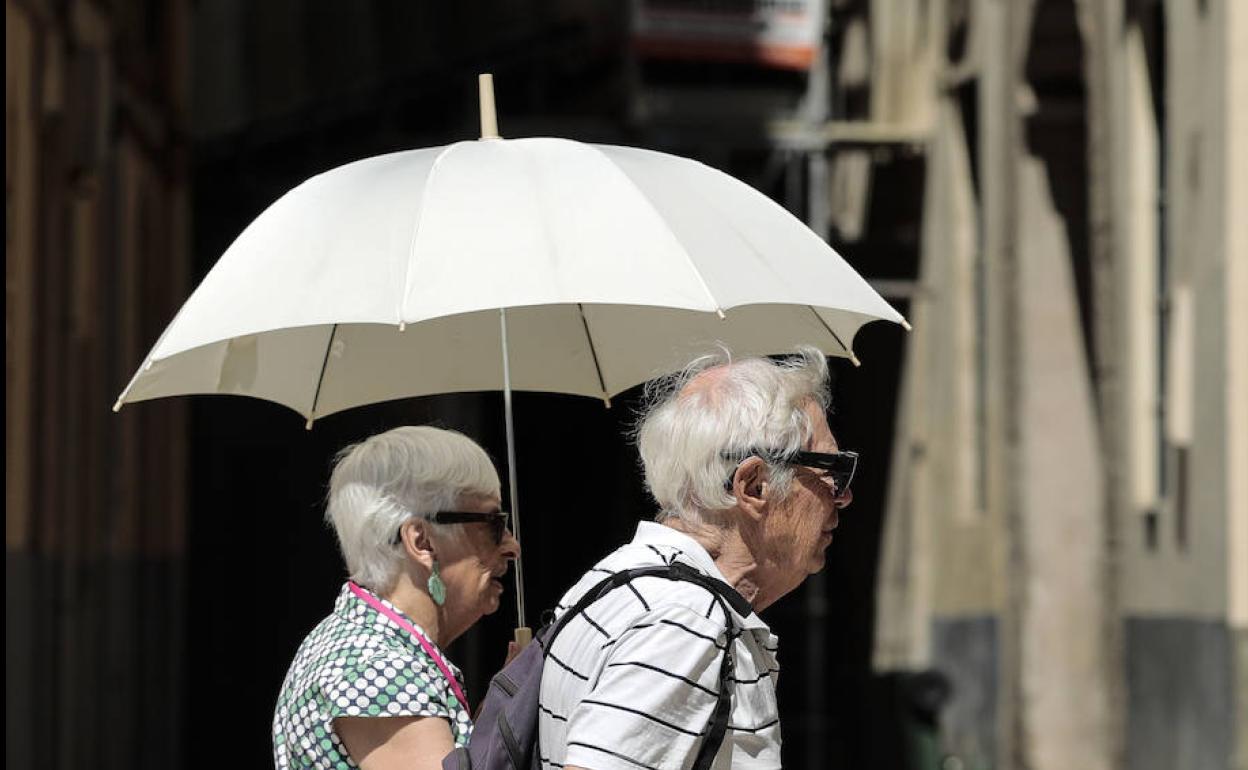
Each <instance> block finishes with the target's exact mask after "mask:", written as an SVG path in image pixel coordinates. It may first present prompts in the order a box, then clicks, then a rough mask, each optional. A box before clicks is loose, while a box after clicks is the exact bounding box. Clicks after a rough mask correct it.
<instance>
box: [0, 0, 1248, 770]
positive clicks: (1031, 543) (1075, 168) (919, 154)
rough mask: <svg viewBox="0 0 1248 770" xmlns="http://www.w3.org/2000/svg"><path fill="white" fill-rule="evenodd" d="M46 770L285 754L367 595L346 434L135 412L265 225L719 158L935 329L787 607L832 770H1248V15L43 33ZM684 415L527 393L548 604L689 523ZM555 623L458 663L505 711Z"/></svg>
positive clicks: (790, 15) (797, 733) (888, 402)
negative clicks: (487, 75) (274, 735)
mask: <svg viewBox="0 0 1248 770" xmlns="http://www.w3.org/2000/svg"><path fill="white" fill-rule="evenodd" d="M5 27H6V32H5V35H6V132H5V139H6V155H5V167H6V274H5V275H6V311H5V312H6V327H5V328H6V427H5V433H6V765H7V766H9V767H13V768H19V767H38V768H43V767H55V768H79V767H82V768H86V767H93V768H112V767H159V768H168V767H188V768H210V767H218V766H221V765H224V764H229V765H231V766H237V767H265V766H269V765H270V764H271V746H270V743H269V740H270V737H269V726H270V721H271V714H272V707H273V703H274V700H275V698H276V695H277V691H278V688H279V686H280V683H281V679H282V676H283V675H284V673H285V670H286V666H287V665H288V664H289V662H290V659H291V657H292V655H293V653H294V650H295V648H296V647H297V645H298V643H299V641H300V640H301V639H302V637H303V636H304V635H305V634H306V633H307V631H308V630H309V629H310V628H311V627H312V626H313V625H314V624H315V623H316V622H317V621H318V620H319V619H320V618H322V617H323V616H324V615H325V614H326V613H327V612H328V611H329V609H330V607H331V605H332V601H333V597H334V596H335V594H336V591H337V588H338V586H339V585H340V584H341V582H342V580H343V579H344V571H343V567H342V565H341V560H340V558H339V556H338V554H337V550H336V546H335V544H334V540H333V534H332V532H331V531H330V530H329V529H328V528H327V527H326V526H325V525H324V523H323V520H322V511H323V501H324V495H325V490H326V484H327V481H328V476H329V469H330V459H331V457H332V455H333V454H334V452H336V451H337V450H338V449H340V448H341V447H342V446H344V445H346V444H348V443H351V442H353V441H357V440H359V439H361V438H363V437H365V436H367V435H370V434H372V433H375V432H378V431H381V430H385V429H388V428H390V427H393V426H395V425H398V424H404V423H424V422H432V423H434V424H438V425H442V426H445V427H452V428H456V429H459V430H462V431H464V432H466V433H468V434H469V435H470V436H473V437H474V438H476V439H477V440H479V441H480V442H481V443H482V444H483V445H484V446H485V447H486V448H487V450H488V451H490V452H491V454H492V455H493V456H494V457H495V458H496V460H497V461H498V463H499V466H500V472H505V470H504V467H503V463H504V462H505V457H506V455H505V448H504V437H503V410H502V397H501V395H500V394H498V393H483V394H467V395H457V396H439V397H431V398H424V399H415V400H410V401H401V402H393V403H389V404H382V405H377V406H372V407H367V408H362V409H357V410H352V411H349V412H345V413H341V414H338V415H333V416H330V417H327V418H324V419H320V420H318V421H317V422H316V424H315V426H314V428H313V429H312V430H310V431H308V430H305V428H304V421H303V419H302V418H300V417H299V416H298V415H296V414H295V413H294V412H291V411H289V410H286V409H284V408H282V407H279V406H277V405H275V404H270V403H266V402H260V401H254V400H248V399H240V398H228V397H192V398H183V399H172V400H166V401H155V402H148V403H141V404H134V405H128V406H126V407H125V408H124V409H122V410H121V412H120V413H118V414H113V413H112V412H111V411H110V409H109V408H110V407H111V405H112V403H113V401H114V399H115V398H116V396H117V394H118V393H119V392H120V391H121V389H122V388H123V387H124V386H125V384H126V382H127V381H128V380H129V377H130V375H131V374H132V373H133V371H134V369H135V367H137V366H138V365H139V364H140V363H141V361H142V360H143V357H144V355H145V354H146V352H147V351H148V349H149V348H150V347H151V345H152V344H154V343H155V341H156V339H157V337H158V336H159V334H160V332H161V330H162V329H163V328H164V326H165V325H166V324H167V323H168V322H169V321H170V320H171V319H172V317H173V314H174V312H175V311H176V310H177V308H178V307H179V306H180V305H181V303H182V302H183V301H184V300H185V298H186V297H187V296H188V295H189V293H190V292H191V291H192V290H193V288H194V287H195V285H197V283H198V281H199V280H200V279H201V278H202V277H203V276H204V275H205V274H206V273H207V271H208V270H209V269H210V268H211V267H212V265H213V264H214V262H215V261H216V259H217V258H218V257H219V256H220V254H221V253H222V252H223V251H224V250H225V248H226V247H227V246H228V245H229V244H230V243H231V242H232V240H233V239H234V238H235V237H236V236H237V235H238V233H239V232H240V231H241V230H242V229H243V228H244V227H245V226H246V225H247V224H248V223H249V222H250V221H251V220H252V219H253V218H254V217H255V216H256V215H258V214H259V213H260V212H261V211H262V210H264V208H265V207H267V206H268V205H269V204H270V203H272V202H273V201H274V200H275V199H276V198H277V197H279V196H280V195H281V194H282V193H283V192H285V191H286V190H288V189H290V188H291V187H293V186H294V185H296V184H298V183H299V182H301V181H303V180H304V179H306V178H307V177H309V176H311V175H313V174H316V173H319V172H321V171H324V170H327V169H329V168H332V167H334V166H337V165H340V164H342V163H346V162H349V161H352V160H356V159H359V158H362V157H366V156H369V155H375V154H379V153H383V152H388V151H394V150H401V149H409V148H414V147H425V146H434V145H442V144H448V143H451V142H454V141H460V140H467V139H473V138H475V137H476V136H477V135H478V129H477V95H476V75H477V73H479V72H492V73H494V76H495V81H496V89H497V96H498V111H499V126H500V133H501V134H502V135H503V136H505V137H508V138H518V137H524V136H561V137H566V138H571V139H576V140H580V141H590V142H599V143H617V144H627V145H636V146H644V147H649V148H653V149H658V150H663V151H667V152H673V153H677V154H681V155H686V156H689V157H694V158H697V159H699V160H702V161H703V162H705V163H708V164H709V165H712V166H714V167H717V168H720V169H722V170H724V171H727V172H728V173H731V174H733V175H735V176H737V177H739V178H741V179H742V180H744V181H745V182H747V183H749V184H751V185H753V186H755V187H756V188H758V189H759V190H761V191H763V192H764V193H766V194H768V195H770V196H772V197H773V198H775V199H776V200H777V201H779V202H780V203H781V204H783V205H785V206H786V207H788V208H789V209H790V210H791V211H792V212H793V213H794V214H795V215H797V216H799V217H800V218H802V219H803V220H805V221H806V222H807V223H808V224H809V225H810V226H811V227H812V228H813V229H814V230H815V231H816V232H818V233H819V234H820V235H822V236H824V237H826V238H827V239H828V240H829V242H830V243H832V245H833V246H834V247H835V248H836V249H837V250H838V251H839V252H840V253H841V254H842V255H843V256H844V257H845V258H846V259H847V260H848V261H849V263H850V264H851V265H853V266H854V267H855V268H856V269H857V270H858V271H859V272H860V273H862V274H863V275H864V276H865V277H866V278H867V279H868V280H869V281H870V282H871V283H872V285H873V286H875V287H876V289H877V290H878V291H879V292H880V293H881V294H883V295H884V296H885V298H886V299H889V300H890V301H891V302H892V303H893V304H894V306H895V307H897V309H898V310H899V311H901V312H902V313H903V314H905V315H906V316H907V317H908V318H909V319H910V321H911V322H912V323H913V325H914V331H913V332H911V333H909V334H907V333H905V332H903V331H902V330H900V329H899V328H897V327H895V326H893V325H891V324H885V323H876V324H872V325H869V326H868V327H866V328H864V329H863V330H862V332H861V333H860V334H859V335H858V337H857V338H856V340H855V341H854V349H855V351H856V353H857V356H858V358H859V359H860V360H861V363H862V365H861V366H860V367H853V366H852V365H850V364H849V363H848V362H847V361H845V360H843V359H835V360H834V361H833V369H834V375H835V387H834V412H833V414H832V416H831V423H832V427H833V430H834V432H836V434H837V436H838V439H839V441H840V444H841V445H842V446H843V447H846V448H851V449H855V450H858V451H859V452H860V453H861V456H862V461H861V464H860V474H859V476H858V477H857V479H856V480H855V501H854V504H853V506H852V507H851V508H850V509H849V510H848V511H847V513H846V515H845V516H843V518H842V523H841V527H840V528H839V530H838V532H837V538H836V540H835V542H834V544H833V546H832V549H831V551H830V557H829V560H828V567H827V569H825V571H824V572H823V573H821V574H819V575H817V576H814V577H812V578H811V579H810V580H808V581H807V583H806V584H805V585H804V586H803V587H802V588H801V589H800V590H798V591H796V592H794V593H793V594H792V595H790V596H788V597H786V598H785V599H784V600H783V601H781V602H780V603H779V604H777V605H776V606H775V607H773V608H772V609H770V610H769V611H768V613H767V617H766V618H765V619H766V620H767V621H768V622H769V623H770V624H771V625H772V628H773V630H774V631H775V632H776V633H777V634H778V635H779V637H780V638H781V640H782V647H781V658H780V659H781V663H782V666H783V671H782V674H781V676H780V707H781V715H782V720H783V726H784V759H785V766H786V767H793V768H867V767H869V768H920V767H923V768H934V767H940V768H943V770H956V769H957V768H967V769H968V770H969V769H971V768H1019V770H1021V769H1022V768H1036V769H1037V770H1048V769H1049V768H1052V769H1053V770H1058V768H1062V769H1063V770H1065V769H1066V768H1072V767H1074V768H1091V769H1093V770H1097V769H1100V768H1105V769H1106V770H1109V769H1111V768H1112V769H1114V770H1117V769H1118V768H1131V769H1132V770H1136V769H1137V768H1138V769H1141V770H1152V769H1154V768H1156V769H1157V770H1162V769H1163V768H1164V769H1168V768H1185V769H1186V768H1192V769H1193V770H1205V769H1206V768H1208V769H1209V770H1213V769H1215V768H1216V769H1217V770H1225V769H1226V768H1236V769H1237V770H1246V769H1248V221H1245V220H1246V219H1248V217H1246V216H1245V215H1246V214H1248V145H1245V143H1244V141H1243V137H1245V136H1248V5H1245V4H1243V3H1241V2H1239V1H1238V0H1018V2H1005V1H1004V0H719V1H716V2H694V1H692V0H634V2H631V3H625V2H600V3H582V2H573V0H559V1H556V2H536V1H535V0H528V1H526V2H501V0H480V1H479V2H473V3H400V2H367V3H365V2H362V3H352V4H342V3H333V2H328V1H327V0H268V1H266V2H264V3H252V2H246V1H245V0H198V1H192V0H112V1H111V2H103V1H102V0H101V1H98V2H97V1H91V0H63V1H61V2H55V1H53V0H6V2H5ZM637 403H638V394H637V393H636V392H630V393H629V394H626V395H625V396H624V397H622V398H619V399H616V400H614V401H613V403H612V407H611V408H610V409H606V408H604V406H603V405H602V403H601V402H599V401H596V400H591V399H577V398H573V397H562V396H551V395H538V394H526V393H521V394H517V396H516V435H517V450H518V460H517V466H518V470H519V475H520V497H521V500H522V503H523V511H524V517H525V518H524V530H523V535H524V542H523V545H524V550H525V559H526V570H525V577H526V581H527V589H526V592H527V603H528V606H529V607H530V608H531V610H530V611H531V613H532V614H533V617H530V618H529V621H530V622H531V623H535V622H536V621H537V617H536V616H537V613H538V612H539V611H540V609H542V608H546V607H550V606H553V604H554V603H555V601H556V599H557V598H558V596H559V594H560V593H562V591H563V590H564V589H565V588H566V587H567V586H568V585H569V584H570V582H571V581H572V580H573V579H574V578H575V577H576V576H578V575H579V574H580V573H581V572H582V571H583V570H584V569H585V568H586V567H588V566H589V565H591V564H592V563H593V562H595V561H596V560H597V559H599V558H600V557H601V556H602V555H603V554H605V553H606V552H607V551H608V550H610V549H611V548H612V547H614V546H615V545H617V544H618V543H620V542H622V541H623V540H625V539H627V538H628V537H629V536H630V535H631V533H632V530H633V529H634V528H635V525H636V522H637V521H638V520H639V519H646V518H649V517H650V516H651V515H652V514H653V512H654V511H653V502H652V501H651V500H649V499H648V497H647V495H646V494H645V491H644V488H643V487H642V484H641V481H640V476H639V469H638V466H637V458H636V452H635V450H634V449H633V448H632V446H631V445H630V443H629V441H628V439H627V435H626V434H627V431H628V430H629V428H630V426H631V425H632V422H633V420H634V418H635V408H636V406H637ZM513 614H514V611H513V610H512V609H511V605H510V603H508V602H504V605H503V608H502V609H501V610H500V611H499V612H498V613H497V614H496V615H494V616H492V617H489V618H486V619H485V620H483V621H482V622H481V623H480V624H478V626H477V627H475V628H474V629H473V630H471V631H470V632H469V633H468V634H466V635H465V637H464V638H462V639H461V640H460V641H458V642H457V643H456V644H455V645H454V646H453V647H452V649H451V657H452V659H453V660H455V661H456V662H457V663H458V664H459V665H460V666H461V667H462V668H463V669H464V670H465V671H466V673H467V675H468V684H469V694H470V697H473V698H474V699H476V698H479V697H480V696H481V694H482V693H483V691H484V688H485V684H486V682H487V681H488V678H489V676H490V675H492V673H493V672H494V671H495V670H497V667H498V665H499V664H500V663H501V660H502V656H503V653H504V650H505V644H506V640H507V639H508V638H509V636H510V629H511V627H512V626H513V625H514V623H515V619H514V617H513Z"/></svg>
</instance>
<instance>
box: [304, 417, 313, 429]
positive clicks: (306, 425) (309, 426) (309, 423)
mask: <svg viewBox="0 0 1248 770" xmlns="http://www.w3.org/2000/svg"><path fill="white" fill-rule="evenodd" d="M313 419H314V418H312V417H309V418H308V421H307V422H305V423H304V424H303V429H304V430H312V421H313Z"/></svg>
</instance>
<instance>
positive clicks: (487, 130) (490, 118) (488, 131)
mask: <svg viewBox="0 0 1248 770" xmlns="http://www.w3.org/2000/svg"><path fill="white" fill-rule="evenodd" d="M477 95H478V96H479V97H480V101H481V138H482V139H498V138H499V136H498V113H497V111H495V109H494V76H493V75H492V74H490V73H489V72H482V73H481V74H480V75H477Z"/></svg>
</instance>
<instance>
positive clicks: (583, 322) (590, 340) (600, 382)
mask: <svg viewBox="0 0 1248 770" xmlns="http://www.w3.org/2000/svg"><path fill="white" fill-rule="evenodd" d="M576 310H577V312H578V313H580V314H581V326H583V327H584V328H585V341H586V342H588V343H589V355H590V356H591V357H592V358H593V359H594V371H595V372H597V374H598V387H600V388H602V400H603V402H604V403H605V404H606V405H607V406H608V407H610V406H611V397H610V396H609V395H607V383H606V380H604V379H603V378H602V366H601V365H600V364H599V363H598V349H597V348H595V347H594V335H592V334H590V333H589V319H588V318H586V317H585V306H584V305H582V304H581V303H580V302H578V303H576Z"/></svg>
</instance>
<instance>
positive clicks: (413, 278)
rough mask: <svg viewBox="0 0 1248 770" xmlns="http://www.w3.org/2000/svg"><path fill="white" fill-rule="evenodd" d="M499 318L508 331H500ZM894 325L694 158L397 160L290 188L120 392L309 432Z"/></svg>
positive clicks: (855, 278) (564, 144) (617, 151)
mask: <svg viewBox="0 0 1248 770" xmlns="http://www.w3.org/2000/svg"><path fill="white" fill-rule="evenodd" d="M503 308H506V309H508V310H507V315H506V322H507V327H506V328H507V337H506V340H505V341H504V339H503V337H502V335H500V333H499V310H500V309H503ZM877 319H883V320H889V321H894V322H897V323H900V324H903V325H905V321H904V319H903V318H902V317H901V316H900V315H899V314H898V313H897V312H896V311H895V310H894V309H893V308H892V307H890V306H889V305H888V304H887V303H886V302H885V301H884V300H883V299H882V298H881V297H880V296H879V295H878V294H877V293H876V292H875V291H874V290H873V289H871V287H870V286H869V285H868V284H867V283H866V281H864V280H863V279H862V278H861V277H860V276H859V275H858V274H857V273H856V272H854V270H853V269H852V268H851V267H849V265H848V264H846V263H845V261H844V260H843V259H842V258H841V257H840V256H839V255H838V254H837V253H836V252H835V251H833V250H832V249H831V248H830V247H829V246H828V245H827V244H826V243H825V242H824V241H823V240H822V239H820V238H819V237H818V236H816V235H815V234H814V233H813V232H812V231H811V230H810V229H809V228H807V227H806V226H805V225H804V224H803V223H802V222H801V221H800V220H798V219H797V218H796V217H794V216H793V215H791V214H790V213H789V212H788V211H786V210H785V209H783V208H782V207H780V206H778V205H777V204H776V203H774V202H773V201H771V200H770V199H769V198H767V197H766V196H764V195H762V194H761V193H759V192H757V191H756V190H754V189H753V188H751V187H749V186H747V185H745V184H743V183H742V182H740V181H738V180H736V179H734V178H732V177H730V176H728V175H727V174H724V173H721V172H719V171H717V170H715V169H712V168H710V167H708V166H705V165H703V164H701V163H698V162H696V161H693V160H688V159H685V158H680V157H676V156H672V155H667V154H664V153H659V152H653V151H649V150H642V149H635V148H629V147H617V146H604V145H592V144H582V143H579V142H574V141H568V140H564V139H548V138H535V139H516V140H501V139H484V140H478V141H469V142H459V143H456V144H451V145H447V146H445V147H435V148H431V149H422V150H412V151H407V152H397V153H393V154H389V155H383V156H379V157H374V158H368V159H366V160H361V161H358V162H355V163H350V164H348V165H345V166H342V167H339V168H336V169H333V170H331V171H328V172H326V173H323V174H321V175H319V176H316V177H313V178H312V179H309V180H308V181H306V182H304V183H303V184H301V185H300V186H298V187H296V188H295V189H293V190H291V191H290V192H289V193H287V194H286V195H285V196H283V197H282V198H281V199H279V200H278V201H277V202H275V203H274V204H273V205H272V206H270V207H269V208H268V209H267V210H266V211H265V212H264V213H263V214H261V215H260V216H259V217H258V218H257V219H256V220H255V221H254V222H253V223H252V224H251V225H250V226H249V227H248V228H247V229H246V230H245V231H244V232H243V233H242V234H241V235H240V236H239V237H238V239H237V240H236V241H235V242H234V244H233V245H232V246H231V247H230V248H229V250H227V251H226V252H225V254H224V255H223V256H222V257H221V259H220V260H219V261H218V263H217V264H216V266H215V267H214V268H213V269H212V271H211V272H210V273H209V274H208V275H207V277H205V279H204V281H203V283H202V284H201V285H200V286H199V288H198V289H196V291H195V293H194V294H193V295H192V296H191V297H190V299H188V300H187V302H186V304H185V305H184V306H183V307H182V309H181V310H180V311H179V313H178V315H177V317H176V318H175V319H174V321H173V322H172V323H171V324H170V325H169V327H168V328H167V329H166V330H165V332H164V334H163V335H162V336H161V338H160V339H159V341H158V342H157V343H156V345H155V347H154V348H153V349H152V351H151V353H150V354H149V355H148V357H147V359H146V360H145V361H144V363H143V365H142V367H140V369H139V371H138V372H137V373H136V374H135V376H134V378H133V379H132V380H131V382H130V384H129V385H128V386H127V387H126V389H125V391H124V392H123V393H122V394H121V397H120V398H119V399H118V406H120V405H121V404H122V403H126V402H135V401H142V400H146V399H151V398H158V397H163V396H173V395H182V394H195V393H199V394H207V393H221V394H238V395H248V396H255V397H258V398H264V399H267V400H270V401H276V402H278V403H281V404H285V405H286V406H288V407H290V408H291V409H294V410H295V411H297V412H299V413H300V414H302V415H304V416H305V417H306V418H308V420H309V421H311V420H313V419H315V418H318V417H323V416H325V415H329V414H333V413H334V412H338V411H341V410H344V409H348V408H351V407H354V406H359V405H363V404H369V403H375V402H379V401H386V400H390V399H397V398H404V397H409V396H419V395H426V394H434V393H450V392H463V391H479V390H496V389H501V388H503V386H504V381H503V377H504V373H503V367H502V366H501V365H500V360H501V359H503V357H504V356H503V354H504V350H503V348H504V345H506V346H507V347H508V348H509V355H508V356H507V358H508V359H510V366H511V371H510V379H511V383H510V386H511V387H512V388H514V389H517V390H530V391H546V392H558V393H571V394H579V395H585V396H593V397H600V398H604V399H605V398H609V397H610V396H611V395H614V394H616V393H619V392H620V391H622V390H625V389H627V388H629V387H632V386H634V385H637V384H639V383H641V382H644V381H646V380H648V379H651V378H653V377H654V376H656V375H659V374H663V373H666V372H669V371H672V370H673V369H675V368H677V367H679V366H680V365H681V364H682V363H683V362H684V361H685V360H687V358H688V356H689V355H690V352H691V351H694V350H704V349H705V348H706V346H707V345H708V344H713V343H716V342H722V343H724V344H726V345H728V346H730V347H731V348H732V349H733V350H734V351H736V352H738V353H742V354H746V353H758V354H763V353H777V352H784V351H787V350H791V349H792V348H793V346H794V345H795V344H797V343H800V342H804V343H809V344H814V345H818V346H819V347H820V348H822V349H823V350H824V351H825V352H826V353H828V354H830V355H837V356H844V357H849V358H853V353H852V348H851V346H852V342H853V339H854V335H855V334H856V332H857V331H858V329H859V327H861V326H862V325H863V324H865V323H867V322H869V321H873V320H877Z"/></svg>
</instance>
